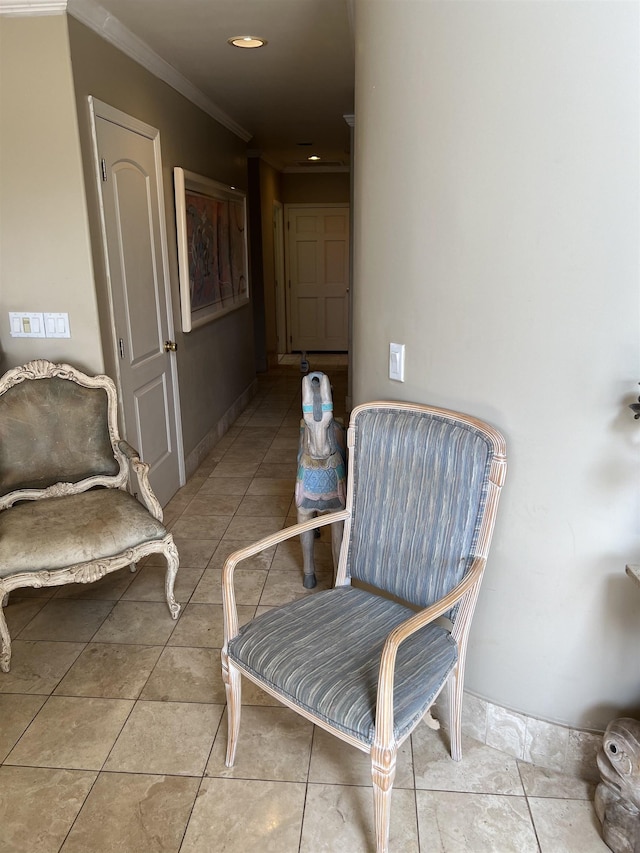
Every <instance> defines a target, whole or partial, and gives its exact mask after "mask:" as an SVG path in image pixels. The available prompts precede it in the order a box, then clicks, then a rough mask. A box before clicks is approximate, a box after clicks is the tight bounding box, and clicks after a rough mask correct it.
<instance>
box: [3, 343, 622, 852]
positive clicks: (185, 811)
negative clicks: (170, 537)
mask: <svg viewBox="0 0 640 853" xmlns="http://www.w3.org/2000/svg"><path fill="white" fill-rule="evenodd" d="M311 367H312V369H323V367H322V365H321V364H316V363H315V362H314V360H313V359H312V364H311ZM326 372H327V373H328V375H329V377H330V379H331V381H332V385H333V399H334V405H335V409H336V414H337V415H339V416H344V400H345V395H346V380H347V371H346V367H344V366H336V365H335V364H332V365H331V366H328V367H326ZM258 382H259V391H258V394H257V395H256V397H255V398H254V399H253V401H252V403H251V404H250V406H249V407H248V409H247V410H246V411H245V412H244V413H243V414H242V416H241V417H240V418H239V419H238V421H237V422H236V424H235V425H234V426H233V427H232V428H231V429H230V430H229V432H228V433H227V434H226V435H225V436H224V437H223V438H222V440H221V441H220V442H219V443H218V444H217V445H216V447H215V448H214V449H213V450H212V452H211V453H210V454H209V456H208V458H207V459H206V460H205V461H204V462H203V464H202V465H201V466H200V468H199V469H198V471H197V472H196V474H195V475H194V476H193V477H192V479H191V480H190V481H189V482H188V483H187V485H186V486H185V487H184V488H182V489H181V490H180V492H179V493H178V494H177V495H176V496H175V497H174V498H173V500H172V501H171V502H170V504H169V505H168V507H167V509H166V511H165V521H166V523H167V525H168V526H170V527H171V529H172V531H173V533H174V536H175V539H176V543H177V546H178V549H179V552H180V558H181V567H180V570H179V572H178V577H177V583H176V599H177V600H178V601H179V602H180V603H181V604H182V607H183V609H182V612H181V614H180V618H179V619H178V621H177V622H173V621H172V620H171V619H170V618H169V615H168V612H167V609H166V604H165V601H164V566H163V565H161V562H162V561H161V559H159V558H158V559H154V558H150V559H149V560H148V561H147V562H146V564H145V565H143V566H141V567H140V568H139V571H138V572H137V573H135V574H132V573H130V572H129V571H128V570H126V569H123V570H121V571H120V572H117V573H114V574H113V575H110V576H108V577H107V578H105V579H104V580H102V581H99V582H98V583H95V584H93V585H88V586H86V587H85V586H75V587H70V586H66V587H58V588H49V589H41V590H19V591H16V592H15V593H14V594H12V596H11V600H10V602H9V605H8V607H7V609H6V616H7V621H8V623H9V629H10V631H11V634H12V637H13V638H14V644H13V649H14V652H13V662H12V670H11V672H10V673H8V674H0V720H1V724H0V761H1V762H2V765H1V766H0V853H58V851H62V853H115V851H119V853H123V851H124V853H157V851H162V853H218V851H220V853H222V851H225V852H226V853H252V852H253V851H255V853H323V851H326V853H366V851H371V850H373V844H374V841H373V817H372V811H373V809H372V798H371V784H370V771H369V762H368V757H367V756H365V755H364V754H362V753H359V752H357V751H356V750H354V749H351V748H350V747H348V746H346V745H344V744H342V743H341V742H339V741H337V740H335V739H333V738H331V737H330V736H329V735H327V734H325V733H324V732H323V731H321V730H319V729H316V728H315V727H313V726H312V725H311V724H310V723H309V722H308V721H306V720H303V719H302V718H300V717H298V716H297V715H295V714H294V713H293V712H291V711H289V710H288V709H286V708H284V707H282V706H279V705H277V704H276V703H275V702H274V700H272V699H271V698H270V697H268V696H267V695H266V694H264V693H262V692H260V691H258V690H257V689H256V688H255V687H253V686H252V685H251V684H249V683H248V682H246V681H245V682H244V684H243V703H244V705H245V708H244V709H243V720H242V728H241V733H240V742H239V748H238V759H237V762H236V766H235V767H234V768H233V769H227V768H225V766H224V751H225V742H226V725H225V697H224V689H223V685H222V680H221V676H220V646H221V643H222V608H221V592H220V574H221V568H222V564H223V562H224V559H225V558H226V556H227V555H228V554H229V553H230V552H232V551H234V550H236V549H237V548H240V547H242V546H244V545H246V544H248V543H250V542H253V541H255V540H256V539H259V538H261V537H262V536H265V535H267V534H269V533H272V532H273V531H275V530H277V529H279V528H281V527H282V526H284V525H288V524H292V523H294V522H295V504H294V502H293V486H294V478H295V457H296V452H297V447H298V435H299V420H300V412H301V400H300V383H301V374H300V370H299V368H298V366H297V364H287V365H281V366H280V367H278V368H277V369H275V370H273V371H271V372H270V373H269V374H266V375H263V376H260V377H259V378H258ZM328 533H329V532H328V529H327V528H324V529H323V531H322V538H321V540H319V541H318V542H317V543H316V564H317V567H318V569H319V570H318V572H317V573H318V578H319V584H318V587H317V588H316V589H323V588H326V587H327V586H329V585H330V583H331V579H332V564H331V553H330V544H329V535H328ZM236 589H237V595H238V601H239V611H240V615H241V618H244V619H250V618H251V617H253V615H254V614H256V613H260V612H263V611H264V610H266V609H268V608H269V607H271V606H273V605H276V604H279V603H281V602H284V601H289V600H293V599H294V598H296V597H299V596H303V595H312V594H313V591H307V590H304V588H303V586H302V577H301V556H300V546H299V543H298V542H297V541H289V542H287V543H283V544H281V545H279V546H277V548H275V549H271V551H269V552H267V553H264V554H262V555H260V556H258V557H255V558H252V559H250V560H248V561H247V562H246V563H243V564H241V566H240V567H239V568H238V570H237V572H236ZM463 745H464V757H463V760H462V762H461V763H454V762H452V761H451V760H450V758H449V757H448V753H447V748H446V737H445V736H444V735H443V734H442V733H441V732H434V731H432V730H431V729H429V728H428V727H427V726H426V725H421V726H419V727H418V729H416V731H415V732H414V734H413V735H412V737H411V738H410V740H409V741H407V742H406V743H405V745H404V746H403V748H402V749H401V750H400V754H399V762H398V764H399V766H398V773H397V777H396V783H395V788H394V797H393V805H392V817H391V850H392V851H394V853H432V852H433V851H442V853H484V851H486V852H487V853H599V851H600V852H601V853H606V851H607V850H608V848H607V847H606V846H605V845H604V843H603V842H602V841H601V839H600V836H599V824H598V821H597V818H596V816H595V812H594V810H593V804H592V802H590V801H591V800H592V799H593V793H594V787H595V786H594V778H597V777H594V775H593V774H594V773H595V768H591V772H590V773H588V774H587V775H588V776H589V777H590V778H585V779H581V778H576V777H570V776H562V775H560V774H558V773H554V772H552V771H548V770H544V769H542V768H536V767H534V766H532V765H529V764H526V763H524V762H521V761H517V760H516V759H515V758H512V757H511V756H509V755H506V754H505V753H502V752H499V751H497V750H495V749H492V748H490V747H488V746H485V745H483V744H480V743H478V742H476V741H474V740H472V739H470V738H468V737H467V738H465V740H464V744H463Z"/></svg>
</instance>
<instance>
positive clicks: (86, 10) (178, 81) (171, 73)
mask: <svg viewBox="0 0 640 853" xmlns="http://www.w3.org/2000/svg"><path fill="white" fill-rule="evenodd" d="M65 11H66V12H68V14H69V15H73V17H74V18H76V20H78V21H80V23H82V24H84V25H85V26H87V27H88V28H89V29H90V30H93V32H94V33H97V34H98V35H99V36H100V37H101V38H103V39H104V40H105V41H108V42H109V43H110V44H112V45H113V46H114V47H117V48H118V50H121V51H122V52H123V53H125V54H126V55H127V56H128V57H130V58H131V59H133V60H134V61H135V62H137V63H138V64H139V65H142V67H143V68H146V69H147V71H149V72H150V73H151V74H153V75H154V77H157V78H158V79H159V80H162V81H163V82H165V83H167V84H168V85H169V86H171V88H172V89H175V90H176V92H180V94H181V95H184V97H185V98H187V99H188V100H189V101H191V103H192V104H195V105H196V106H197V107H200V109H201V110H203V112H205V113H207V115H209V116H211V118H213V119H215V120H216V121H217V122H219V123H220V124H221V125H223V127H226V128H227V130H230V131H231V132H232V133H235V135H236V136H239V137H240V139H242V140H243V141H244V142H248V141H249V140H250V139H251V138H252V136H253V134H252V133H250V132H249V131H248V130H246V128H244V127H242V125H240V124H238V122H237V121H234V120H233V119H232V118H231V116H229V115H227V113H225V112H224V110H222V109H220V107H218V106H217V105H216V104H214V103H213V101H211V100H210V99H209V98H207V96H206V95H204V94H203V93H202V92H201V91H200V89H198V88H196V86H194V85H193V83H191V82H190V81H189V80H187V78H186V77H183V76H182V74H180V73H179V72H178V71H176V69H175V68H174V67H173V66H172V65H169V63H168V62H166V61H165V60H164V59H162V57H161V56H159V55H158V54H157V53H156V52H155V51H153V50H151V48H150V47H149V45H148V44H146V43H145V42H144V41H142V39H139V38H138V37H137V36H135V35H134V34H133V33H132V32H131V31H130V30H128V29H127V28H126V27H125V26H124V25H123V24H121V23H120V21H119V20H118V19H117V18H115V17H114V16H113V15H111V14H110V13H109V12H107V10H106V9H103V8H102V6H100V5H99V4H98V3H94V2H93V0H0V15H14V16H22V17H28V16H33V15H59V14H62V13H63V12H65Z"/></svg>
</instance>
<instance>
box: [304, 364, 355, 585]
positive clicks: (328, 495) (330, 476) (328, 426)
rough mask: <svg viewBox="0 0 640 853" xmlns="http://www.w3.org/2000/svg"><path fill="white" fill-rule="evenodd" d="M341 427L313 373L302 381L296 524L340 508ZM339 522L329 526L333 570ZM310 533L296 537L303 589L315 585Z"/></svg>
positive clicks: (325, 387) (321, 379) (322, 380)
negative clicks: (298, 543)
mask: <svg viewBox="0 0 640 853" xmlns="http://www.w3.org/2000/svg"><path fill="white" fill-rule="evenodd" d="M345 460H346V442H345V429H344V426H343V425H342V424H341V423H340V422H339V421H336V420H334V417H333V400H332V397H331V385H330V384H329V378H328V376H327V375H326V374H325V373H320V372H319V371H314V372H313V373H309V374H308V375H307V376H305V377H303V379H302V420H301V421H300V447H299V450H298V475H297V478H296V492H295V497H296V506H297V508H298V522H302V521H308V520H309V519H311V518H315V516H316V515H321V514H323V513H327V512H336V511H337V510H340V509H344V507H345V503H346V495H347V488H346V482H347V474H346V466H345ZM343 527H344V524H343V522H336V523H335V524H332V525H331V551H332V554H333V564H334V568H335V567H336V566H337V563H338V555H339V553H340V544H341V542H342V529H343ZM313 540H314V531H313V530H311V531H308V532H307V533H302V534H300V542H301V544H302V556H303V562H304V586H305V588H306V589H313V587H314V586H315V585H316V575H315V564H314V559H313Z"/></svg>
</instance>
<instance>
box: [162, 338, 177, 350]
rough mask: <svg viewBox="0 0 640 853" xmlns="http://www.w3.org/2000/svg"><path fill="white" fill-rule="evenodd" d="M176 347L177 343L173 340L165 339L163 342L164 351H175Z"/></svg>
mask: <svg viewBox="0 0 640 853" xmlns="http://www.w3.org/2000/svg"><path fill="white" fill-rule="evenodd" d="M177 349H178V344H177V343H176V342H175V341H165V342H164V351H165V352H176V350H177Z"/></svg>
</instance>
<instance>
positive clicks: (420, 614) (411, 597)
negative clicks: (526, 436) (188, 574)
mask: <svg viewBox="0 0 640 853" xmlns="http://www.w3.org/2000/svg"><path fill="white" fill-rule="evenodd" d="M347 445H348V449H349V477H348V494H347V504H346V508H345V509H344V510H343V511H340V512H337V513H333V514H331V515H324V516H321V517H319V518H315V519H313V520H312V521H307V522H304V523H303V524H297V525H295V526H292V527H289V528H286V529H284V530H282V531H279V532H278V533H277V534H274V535H273V536H270V537H268V538H266V539H263V540H262V541H261V542H258V543H256V544H255V545H253V546H250V547H247V548H244V549H242V550H241V551H237V552H236V553H234V554H232V555H231V556H230V557H229V558H228V559H227V561H226V563H225V566H224V571H223V600H224V617H225V639H224V648H223V650H222V673H223V678H224V681H225V688H226V692H227V702H228V742H227V757H226V763H227V766H231V765H232V764H233V762H234V758H235V752H236V746H237V743H238V734H239V726H240V711H241V695H240V683H241V675H243V676H245V677H246V678H249V679H250V680H251V681H253V682H255V683H256V684H258V685H259V686H260V687H261V688H263V689H264V690H265V691H266V692H267V693H269V694H271V695H272V696H274V697H275V698H276V699H278V700H280V701H281V702H282V703H284V704H285V705H287V706H288V707H289V708H292V709H293V710H294V711H296V712H298V713H299V714H301V715H302V716H304V717H306V718H307V719H309V720H311V721H312V722H313V723H315V724H316V725H317V726H320V727H321V728H323V729H326V730H327V731H329V732H331V733H332V734H334V735H336V736H337V737H338V738H341V739H342V740H343V741H346V742H347V743H349V744H351V745H353V746H355V747H356V748H358V749H360V750H362V751H364V752H367V753H369V754H370V755H371V771H372V776H373V792H374V812H375V823H376V839H377V851H378V853H384V851H387V850H388V837H389V817H390V798H391V790H392V786H393V779H394V774H395V764H396V754H397V751H398V747H399V746H400V745H401V744H402V742H403V741H404V740H405V739H406V738H407V737H408V736H409V735H410V734H411V732H412V731H413V729H414V728H415V727H416V726H417V725H418V723H419V722H420V721H421V720H422V719H423V718H424V717H425V715H426V714H427V712H428V711H429V708H430V707H431V705H432V704H433V702H434V701H435V699H436V698H437V696H438V694H439V693H440V691H441V690H442V688H443V687H444V685H445V684H448V687H449V707H450V721H449V722H450V737H451V755H452V757H453V758H454V759H455V760H459V759H460V758H461V704H462V687H463V675H464V665H465V653H466V646H467V640H468V635H469V629H470V625H471V618H472V615H473V611H474V608H475V604H476V600H477V597H478V593H479V589H480V583H481V580H482V575H483V572H484V568H485V562H486V559H487V554H488V551H489V544H490V541H491V535H492V532H493V527H494V522H495V517H496V510H497V506H498V498H499V495H500V490H501V487H502V484H503V481H504V476H505V470H506V458H505V443H504V439H503V438H502V436H501V435H500V433H498V432H497V431H496V430H495V429H493V428H492V427H490V426H488V425H487V424H485V423H482V422H481V421H478V420H476V419H475V418H472V417H469V416H466V415H461V414H457V413H454V412H449V411H445V410H442V409H435V408H431V407H427V406H418V405H411V404H405V403H394V402H377V403H370V404H367V405H364V406H359V407H358V408H356V409H355V410H354V411H353V413H352V416H351V421H350V425H349V430H348V433H347ZM339 520H344V522H345V528H344V538H343V542H342V549H341V552H340V559H339V565H338V572H337V578H336V585H335V587H334V588H333V589H331V590H327V591H324V592H317V593H312V594H310V595H308V596H306V597H304V598H302V599H301V600H299V601H295V602H293V603H290V604H285V605H283V606H281V607H276V608H274V609H272V610H269V611H268V612H267V613H265V614H263V615H261V616H260V617H258V618H256V619H254V620H253V621H252V622H249V623H248V624H245V625H243V626H242V627H239V626H238V616H237V612H236V604H235V596H234V589H233V573H234V569H235V567H236V564H237V563H239V562H240V561H241V560H244V559H246V558H247V557H250V556H252V555H253V554H256V553H258V552H259V551H261V550H263V549H264V548H268V547H270V546H272V545H274V544H276V543H278V542H281V541H283V540H284V539H287V538H289V537H292V536H298V535H299V534H300V533H301V532H304V531H306V530H312V529H313V528H315V527H320V526H322V525H325V524H331V523H333V522H335V521H339ZM439 617H443V618H439ZM436 620H438V621H437V623H436Z"/></svg>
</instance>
